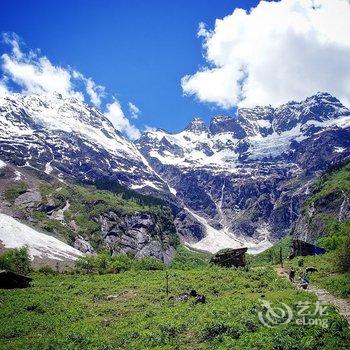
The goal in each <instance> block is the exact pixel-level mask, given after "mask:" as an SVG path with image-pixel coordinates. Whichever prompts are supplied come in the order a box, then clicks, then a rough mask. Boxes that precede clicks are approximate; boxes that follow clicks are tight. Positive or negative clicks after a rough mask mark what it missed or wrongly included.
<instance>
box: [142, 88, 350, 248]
mask: <svg viewBox="0 0 350 350" xmlns="http://www.w3.org/2000/svg"><path fill="white" fill-rule="evenodd" d="M136 145H137V147H138V149H139V150H140V152H141V153H142V154H143V155H144V157H145V158H146V159H147V160H148V162H149V164H150V165H151V166H152V168H153V169H154V170H155V171H156V172H157V173H158V174H159V175H160V176H161V177H162V178H163V180H164V181H166V182H167V184H168V186H169V187H170V188H171V189H172V191H173V193H176V197H177V199H178V200H179V201H180V202H181V203H183V206H184V207H185V208H186V210H187V211H188V212H189V213H190V214H191V215H193V216H194V217H195V218H196V219H197V220H198V221H199V222H200V223H201V225H202V227H203V228H204V230H203V231H202V233H201V235H202V236H201V235H199V236H201V237H200V238H203V239H202V240H200V241H199V242H192V243H191V245H192V246H193V247H195V248H198V249H203V250H210V251H215V250H218V249H219V248H224V247H227V246H233V247H236V246H241V245H246V246H247V245H248V246H249V247H251V251H253V250H254V249H255V250H260V249H264V248H266V247H267V246H269V245H270V244H271V242H273V241H274V240H275V239H276V238H278V237H280V236H283V235H284V234H286V233H287V232H288V230H289V229H290V228H291V226H292V224H293V222H294V221H295V219H296V217H297V216H298V213H299V208H300V203H301V200H302V199H303V198H304V197H305V196H306V195H307V193H308V187H309V186H310V184H311V183H312V182H313V181H314V179H315V178H316V176H317V175H318V173H319V171H322V170H323V169H325V168H326V167H327V165H329V164H330V163H332V162H336V161H339V160H341V159H344V158H345V157H348V156H349V154H350V111H349V109H347V108H345V107H344V106H343V105H342V104H341V103H340V102H339V101H338V100H337V99H336V98H334V97H332V96H331V95H329V94H327V93H318V94H316V95H315V96H312V97H309V98H307V99H306V100H305V101H302V102H290V103H287V104H285V105H282V106H280V107H278V108H273V107H271V106H268V107H255V108H243V109H238V111H237V115H236V116H234V117H228V116H216V117H214V118H213V119H212V121H211V123H210V126H209V128H208V127H207V126H206V125H205V123H204V122H203V120H201V119H199V118H195V119H194V120H193V121H192V122H191V123H190V124H189V125H188V126H187V127H186V128H185V130H184V131H182V132H179V133H175V134H174V133H167V132H166V131H164V130H156V131H150V132H148V133H146V134H144V135H143V136H142V137H141V138H140V139H139V140H138V141H137V142H136Z"/></svg>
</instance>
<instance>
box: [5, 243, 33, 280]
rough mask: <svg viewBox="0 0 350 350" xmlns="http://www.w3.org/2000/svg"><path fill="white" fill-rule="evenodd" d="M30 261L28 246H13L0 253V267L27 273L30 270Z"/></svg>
mask: <svg viewBox="0 0 350 350" xmlns="http://www.w3.org/2000/svg"><path fill="white" fill-rule="evenodd" d="M30 268H31V261H30V257H29V254H28V248H27V247H22V248H15V249H10V250H8V251H6V252H5V253H3V254H1V255H0V269H5V270H10V271H13V272H17V273H22V274H27V273H29V272H30Z"/></svg>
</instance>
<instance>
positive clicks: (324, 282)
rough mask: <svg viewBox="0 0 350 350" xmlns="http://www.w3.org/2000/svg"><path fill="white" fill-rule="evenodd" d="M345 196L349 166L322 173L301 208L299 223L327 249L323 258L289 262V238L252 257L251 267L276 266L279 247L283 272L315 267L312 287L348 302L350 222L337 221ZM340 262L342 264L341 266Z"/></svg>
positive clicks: (348, 191)
mask: <svg viewBox="0 0 350 350" xmlns="http://www.w3.org/2000/svg"><path fill="white" fill-rule="evenodd" d="M345 196H348V197H350V163H348V164H345V165H341V166H337V167H335V168H333V169H330V170H329V171H328V172H327V173H325V174H324V175H323V176H322V177H321V178H320V180H319V181H318V182H316V183H315V185H314V186H313V188H312V193H311V196H310V197H309V198H308V200H307V201H305V203H304V205H303V208H302V213H301V219H302V220H301V221H302V222H304V223H306V224H304V226H303V228H304V229H305V230H307V233H308V235H310V236H311V237H313V238H315V240H316V244H317V245H319V246H321V247H324V248H326V250H327V253H326V254H325V255H322V256H308V257H297V258H295V259H293V260H288V259H287V257H288V255H289V252H290V243H291V240H292V238H291V237H287V238H284V239H282V240H281V241H280V242H278V243H277V244H276V245H275V246H274V247H272V248H270V249H268V250H266V251H265V252H263V253H261V254H258V255H256V256H254V257H252V258H251V264H252V266H261V265H266V264H278V263H279V248H280V247H282V249H283V257H284V259H285V261H284V265H285V267H286V268H289V267H293V268H294V269H296V270H297V271H298V273H299V275H301V274H302V273H303V272H304V271H305V268H306V267H311V266H312V267H316V268H317V270H318V271H317V272H315V273H312V274H310V276H309V278H310V281H311V283H313V284H315V285H318V286H320V287H321V288H325V289H327V290H328V291H330V292H331V293H334V294H336V295H339V296H341V297H343V298H350V271H349V269H348V267H347V268H346V266H349V265H350V252H349V250H350V246H349V243H348V242H349V238H350V220H349V219H343V220H342V221H339V211H340V208H341V206H342V203H343V201H344V198H345ZM307 213H312V215H309V216H308V214H307ZM341 260H345V261H343V262H342V264H341ZM346 262H348V263H346ZM340 265H342V266H340Z"/></svg>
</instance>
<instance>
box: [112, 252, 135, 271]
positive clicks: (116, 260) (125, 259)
mask: <svg viewBox="0 0 350 350" xmlns="http://www.w3.org/2000/svg"><path fill="white" fill-rule="evenodd" d="M132 264H133V261H132V259H131V258H130V257H129V256H128V255H115V256H112V262H111V266H110V267H111V272H114V273H119V272H124V271H128V270H130V269H131V268H132Z"/></svg>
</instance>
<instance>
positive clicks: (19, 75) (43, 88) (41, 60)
mask: <svg viewBox="0 0 350 350" xmlns="http://www.w3.org/2000/svg"><path fill="white" fill-rule="evenodd" d="M3 40H4V42H5V43H7V44H8V45H10V46H11V49H12V52H11V53H4V54H3V55H2V56H1V60H2V64H1V68H2V70H3V72H4V76H5V78H6V79H7V80H11V81H12V82H14V83H16V84H17V85H18V86H20V87H21V88H22V92H23V93H38V94H42V93H53V92H57V93H60V94H61V95H62V96H64V97H75V98H78V99H79V100H82V101H83V100H84V95H83V92H82V91H80V90H79V89H78V88H77V85H79V84H81V83H83V84H84V92H85V93H86V94H87V95H88V96H89V97H90V101H91V103H93V104H94V105H96V106H97V107H99V106H100V104H101V98H102V97H103V96H104V90H105V88H104V87H103V86H101V85H97V84H96V83H95V82H94V81H93V80H92V79H91V78H85V76H84V75H83V74H82V73H80V72H78V71H76V70H72V69H71V68H69V67H68V68H63V67H60V66H56V65H54V64H52V63H51V62H50V60H49V59H48V58H47V57H45V56H41V55H40V54H39V53H38V52H35V51H32V50H31V51H29V52H28V53H24V52H22V50H21V43H20V39H19V38H18V36H17V35H16V34H9V33H5V34H3Z"/></svg>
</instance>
